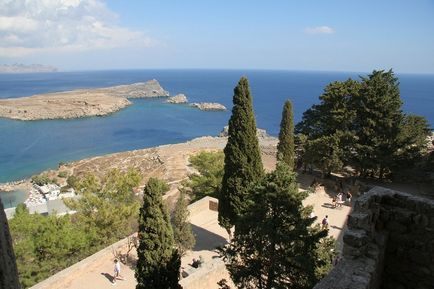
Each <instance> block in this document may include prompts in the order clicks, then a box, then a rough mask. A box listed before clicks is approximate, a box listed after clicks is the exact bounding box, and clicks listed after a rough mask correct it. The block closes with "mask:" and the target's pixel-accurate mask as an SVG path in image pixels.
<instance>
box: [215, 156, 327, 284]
mask: <svg viewBox="0 0 434 289" xmlns="http://www.w3.org/2000/svg"><path fill="white" fill-rule="evenodd" d="M249 196H250V199H249V202H248V206H247V208H246V210H245V213H244V214H243V215H242V216H240V217H239V218H238V220H237V224H236V226H235V236H234V238H233V239H232V240H231V243H230V244H229V245H228V246H226V247H225V248H223V249H222V254H223V256H224V258H225V261H226V263H227V268H228V270H229V272H230V274H231V277H232V280H233V281H234V283H235V284H236V285H237V286H238V288H312V287H313V285H314V284H315V283H316V282H317V280H318V278H317V274H316V268H317V267H318V266H321V265H322V262H321V261H322V260H321V259H319V258H318V256H317V250H316V248H317V247H318V244H319V242H320V240H321V239H322V238H324V237H325V236H326V235H327V232H326V231H323V230H320V229H319V226H315V227H312V224H313V222H314V220H315V219H314V218H310V217H309V214H310V213H311V207H303V204H302V201H303V199H305V198H306V197H307V193H306V192H304V191H303V192H302V191H299V190H298V186H297V183H296V178H295V174H294V173H292V172H291V171H290V170H289V168H288V167H287V166H286V164H284V163H282V162H280V163H278V165H277V168H276V170H275V171H274V172H272V173H270V174H267V175H266V176H265V178H264V179H263V180H261V181H259V182H257V183H256V185H255V186H254V187H253V188H252V189H251V191H250V194H249Z"/></svg>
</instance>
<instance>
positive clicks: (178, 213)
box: [172, 192, 196, 256]
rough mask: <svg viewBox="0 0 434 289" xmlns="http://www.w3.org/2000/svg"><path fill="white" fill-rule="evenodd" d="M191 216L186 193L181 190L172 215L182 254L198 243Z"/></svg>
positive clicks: (178, 245) (175, 237)
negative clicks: (189, 219) (190, 221)
mask: <svg viewBox="0 0 434 289" xmlns="http://www.w3.org/2000/svg"><path fill="white" fill-rule="evenodd" d="M189 216H190V212H189V211H188V208H187V200H186V199H185V194H184V193H182V192H181V195H180V196H179V198H178V201H177V202H176V205H175V210H174V211H173V216H172V227H173V237H174V239H175V244H176V246H177V247H178V251H179V254H180V255H181V256H184V254H185V253H186V252H187V251H188V250H191V249H192V248H193V247H194V244H195V243H196V239H195V238H194V235H193V231H192V229H191V224H190V223H189V221H188V217H189Z"/></svg>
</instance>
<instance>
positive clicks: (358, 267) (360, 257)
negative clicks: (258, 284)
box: [314, 187, 434, 289]
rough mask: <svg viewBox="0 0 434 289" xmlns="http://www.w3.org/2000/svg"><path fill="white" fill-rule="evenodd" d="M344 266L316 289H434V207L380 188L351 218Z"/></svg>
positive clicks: (366, 197) (364, 198) (361, 202)
mask: <svg viewBox="0 0 434 289" xmlns="http://www.w3.org/2000/svg"><path fill="white" fill-rule="evenodd" d="M347 225H348V230H347V231H346V232H345V234H344V236H343V241H344V248H343V253H342V260H341V261H340V262H339V263H338V264H337V265H336V266H335V268H334V269H333V270H332V271H331V272H330V274H329V275H328V276H326V277H325V278H324V279H323V280H322V281H321V282H320V283H319V284H317V285H316V286H315V287H314V289H344V288H354V289H377V288H381V289H392V288H393V289H429V288H434V201H433V200H429V199H425V198H421V197H417V196H413V195H410V194H407V193H403V192H398V191H393V190H389V189H386V188H381V187H375V188H373V189H371V190H370V191H369V192H368V193H366V194H364V195H362V196H361V197H359V199H358V200H357V201H356V203H355V205H354V211H353V213H352V214H351V215H350V216H349V217H348V224H347Z"/></svg>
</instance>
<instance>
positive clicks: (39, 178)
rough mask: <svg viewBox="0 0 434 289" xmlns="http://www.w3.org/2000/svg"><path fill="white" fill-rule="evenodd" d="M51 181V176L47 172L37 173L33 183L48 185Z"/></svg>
mask: <svg viewBox="0 0 434 289" xmlns="http://www.w3.org/2000/svg"><path fill="white" fill-rule="evenodd" d="M49 182H50V178H49V177H48V176H47V174H42V175H36V176H33V177H32V183H34V184H36V185H38V186H43V185H46V184H48V183H49Z"/></svg>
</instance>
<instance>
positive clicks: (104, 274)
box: [101, 272, 113, 283]
mask: <svg viewBox="0 0 434 289" xmlns="http://www.w3.org/2000/svg"><path fill="white" fill-rule="evenodd" d="M101 275H103V276H104V277H106V278H107V280H109V281H110V283H113V276H112V275H110V274H109V273H105V272H103V273H101Z"/></svg>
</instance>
